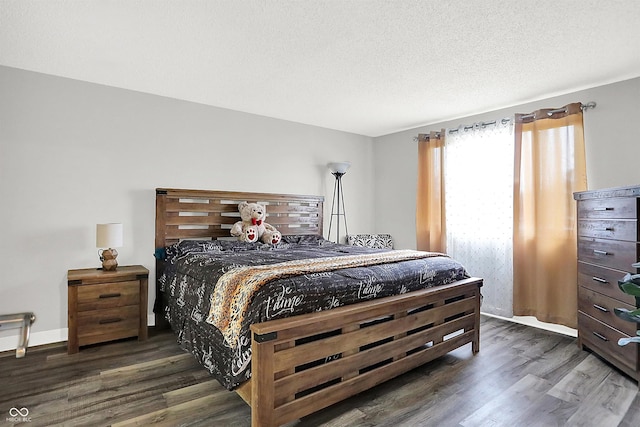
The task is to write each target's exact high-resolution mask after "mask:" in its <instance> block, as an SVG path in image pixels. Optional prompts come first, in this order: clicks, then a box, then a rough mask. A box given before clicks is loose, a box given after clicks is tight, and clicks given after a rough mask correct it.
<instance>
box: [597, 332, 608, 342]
mask: <svg viewBox="0 0 640 427" xmlns="http://www.w3.org/2000/svg"><path fill="white" fill-rule="evenodd" d="M593 335H595V336H597V337H598V338H600V339H601V340H602V341H609V338H607V337H605V336H604V335H602V334H599V333H597V332H594V333H593Z"/></svg>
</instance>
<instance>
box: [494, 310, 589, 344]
mask: <svg viewBox="0 0 640 427" xmlns="http://www.w3.org/2000/svg"><path fill="white" fill-rule="evenodd" d="M481 313H482V312H481ZM482 314H484V315H485V316H489V317H495V318H496V319H502V320H506V321H508V322H513V323H519V324H521V325H527V326H532V327H534V328H538V329H544V330H546V331H551V332H556V333H558V334H563V335H568V336H570V337H574V338H575V337H577V336H578V330H577V329H573V328H569V327H567V326H564V325H557V324H555V323H546V322H541V321H539V320H538V319H536V318H535V317H533V316H513V317H502V316H497V315H495V314H489V313H482Z"/></svg>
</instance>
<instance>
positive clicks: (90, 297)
mask: <svg viewBox="0 0 640 427" xmlns="http://www.w3.org/2000/svg"><path fill="white" fill-rule="evenodd" d="M148 279H149V270H147V269H146V268H145V267H143V266H141V265H132V266H124V267H119V268H118V269H117V270H115V271H104V270H102V269H96V268H85V269H79V270H69V271H68V273H67V281H68V282H67V283H68V287H67V289H68V304H69V306H68V327H69V338H68V345H67V347H68V353H69V354H72V353H77V352H78V350H79V347H81V346H84V345H89V344H96V343H101V342H105V341H111V340H116V339H121V338H129V337H136V336H137V337H138V339H139V340H140V341H143V340H146V339H147V300H148V297H147V293H148V291H147V287H148Z"/></svg>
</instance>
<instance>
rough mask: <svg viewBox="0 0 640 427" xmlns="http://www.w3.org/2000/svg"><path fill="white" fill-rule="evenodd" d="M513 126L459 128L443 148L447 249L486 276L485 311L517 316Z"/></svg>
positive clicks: (475, 273) (469, 268)
mask: <svg viewBox="0 0 640 427" xmlns="http://www.w3.org/2000/svg"><path fill="white" fill-rule="evenodd" d="M512 130H513V126H512V124H511V123H509V122H506V123H504V124H503V123H500V122H498V123H497V124H495V125H489V126H478V125H476V126H472V127H469V128H464V127H461V128H458V129H457V131H456V130H454V132H451V131H450V132H449V133H448V134H447V138H446V144H445V161H444V170H445V173H444V177H445V179H444V182H445V186H444V188H445V194H446V200H445V210H446V212H447V215H446V220H445V225H446V230H447V233H446V234H447V236H446V245H447V246H446V247H447V252H448V254H449V255H450V256H451V257H452V258H454V259H456V260H458V261H460V262H461V263H462V265H464V266H465V268H466V269H467V271H468V272H469V274H470V275H472V276H475V277H482V278H483V279H484V283H485V286H483V288H482V295H483V301H482V311H483V312H485V313H490V314H496V315H499V316H504V317H512V316H513V310H512V307H513V246H512V243H513V156H514V138H513V132H512Z"/></svg>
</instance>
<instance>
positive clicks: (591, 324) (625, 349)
mask: <svg viewBox="0 0 640 427" xmlns="http://www.w3.org/2000/svg"><path fill="white" fill-rule="evenodd" d="M578 328H579V334H580V339H581V340H582V343H583V345H586V346H587V347H589V348H591V349H592V350H594V351H596V352H597V353H598V354H600V355H601V356H603V357H605V358H606V359H608V360H611V359H614V360H615V361H618V363H622V364H623V365H625V366H627V367H628V368H631V369H632V370H634V371H635V370H636V369H637V365H638V347H637V346H638V345H637V344H633V343H632V344H627V345H625V346H620V345H618V340H619V339H620V338H628V336H627V335H625V334H623V333H621V332H620V331H617V330H615V329H613V328H611V327H609V326H607V325H605V324H604V323H602V322H599V321H597V320H596V319H594V318H593V317H591V316H588V315H586V314H584V313H582V312H578Z"/></svg>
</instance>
